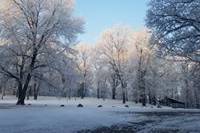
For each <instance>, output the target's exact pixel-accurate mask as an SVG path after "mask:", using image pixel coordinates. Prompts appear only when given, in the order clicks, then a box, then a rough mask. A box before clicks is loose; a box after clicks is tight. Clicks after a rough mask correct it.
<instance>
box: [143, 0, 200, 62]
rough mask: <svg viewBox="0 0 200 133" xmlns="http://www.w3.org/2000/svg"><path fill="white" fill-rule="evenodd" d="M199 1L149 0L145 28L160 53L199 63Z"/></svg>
mask: <svg viewBox="0 0 200 133" xmlns="http://www.w3.org/2000/svg"><path fill="white" fill-rule="evenodd" d="M199 12H200V1H199V0H151V1H150V2H149V10H148V14H147V26H148V28H150V29H151V30H152V33H153V38H154V41H155V44H157V46H158V48H159V51H160V53H161V54H164V55H166V54H170V55H173V56H180V57H184V58H185V59H189V60H192V61H194V62H199V61H200V52H199V51H200V43H199V41H200V35H199V34H200V28H199V26H200V14H199Z"/></svg>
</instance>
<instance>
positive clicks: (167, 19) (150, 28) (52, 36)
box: [0, 0, 200, 108]
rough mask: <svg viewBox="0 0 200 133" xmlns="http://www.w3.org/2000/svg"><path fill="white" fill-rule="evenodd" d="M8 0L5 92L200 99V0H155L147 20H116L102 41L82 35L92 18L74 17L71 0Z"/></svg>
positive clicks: (2, 51)
mask: <svg viewBox="0 0 200 133" xmlns="http://www.w3.org/2000/svg"><path fill="white" fill-rule="evenodd" d="M2 2H3V1H2ZM6 3H7V4H6ZM6 3H4V5H6V6H4V7H1V10H0V15H1V20H0V39H1V41H0V43H1V45H0V47H1V48H0V82H1V86H0V88H1V91H2V96H3V95H4V93H5V92H7V93H8V92H9V93H10V94H11V93H12V94H15V95H16V96H17V97H18V101H17V104H21V105H23V104H24V100H25V98H26V97H27V99H29V96H34V98H35V99H37V96H38V95H39V94H40V95H48V96H49V95H51V96H62V97H68V98H71V97H74V96H75V97H81V98H84V97H97V98H103V99H106V98H109V99H121V100H122V102H123V103H126V102H127V101H134V102H136V103H142V105H143V106H146V104H153V105H158V104H159V101H160V100H162V99H163V98H165V97H169V98H173V99H176V100H179V101H182V102H184V103H185V107H188V108H189V107H190V108H193V107H195V108H199V107H200V104H199V103H200V93H199V92H200V88H199V87H200V84H199V80H200V74H199V72H200V65H199V63H200V60H199V55H200V53H199V52H200V50H199V48H200V47H199V46H200V44H199V42H200V41H199V32H200V30H199V25H200V20H199V18H200V17H199V13H198V10H200V8H199V7H200V2H199V1H198V0H178V1H171V0H166V1H158V0H150V2H149V5H148V11H147V17H146V26H147V28H144V29H142V30H139V31H135V30H134V29H133V28H132V27H129V26H124V25H115V26H113V27H111V28H108V29H106V30H105V31H104V32H102V33H101V35H100V37H99V39H98V40H97V41H96V42H95V43H94V44H86V43H84V42H78V41H77V36H78V35H79V34H81V33H83V32H84V28H83V26H84V22H83V20H82V19H80V18H78V17H74V15H73V10H74V3H73V1H71V0H8V1H7V2H6ZM2 4H3V3H2ZM2 98H3V97H2Z"/></svg>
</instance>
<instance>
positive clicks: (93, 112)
mask: <svg viewBox="0 0 200 133" xmlns="http://www.w3.org/2000/svg"><path fill="white" fill-rule="evenodd" d="M15 102H16V99H14V98H13V97H5V99H4V100H0V133H73V132H77V131H80V130H81V132H103V130H105V131H107V132H108V133H109V132H111V131H110V129H109V127H111V129H114V128H115V127H113V125H119V126H117V127H120V126H122V128H123V127H124V128H126V130H127V129H129V128H130V130H127V131H126V132H127V133H128V132H131V131H135V132H141V133H148V132H152V133H153V132H161V133H162V132H163V133H164V132H165V131H168V132H172V133H174V132H180V133H188V132H191V133H200V110H184V109H171V108H167V107H164V108H161V109H157V108H156V107H152V106H147V107H142V106H141V105H139V104H134V103H131V102H129V103H127V105H129V108H127V107H125V106H124V105H123V104H121V101H117V100H116V101H113V100H105V101H104V100H102V99H100V100H98V99H94V98H86V99H84V100H82V99H78V98H72V99H71V100H68V99H64V98H53V97H39V99H38V100H37V101H34V100H29V101H26V104H27V105H26V106H16V105H15ZM79 103H81V104H83V105H84V107H83V108H78V107H77V105H78V104H79ZM28 104H31V105H28ZM62 104H63V105H65V106H64V107H60V105H62ZM98 105H102V106H103V107H101V108H98V107H97V106H98ZM101 127H107V128H102V129H101ZM86 129H90V130H86ZM95 129H96V130H95ZM97 129H99V130H97ZM116 132H117V130H116ZM124 132H125V131H124ZM126 132H125V133H126Z"/></svg>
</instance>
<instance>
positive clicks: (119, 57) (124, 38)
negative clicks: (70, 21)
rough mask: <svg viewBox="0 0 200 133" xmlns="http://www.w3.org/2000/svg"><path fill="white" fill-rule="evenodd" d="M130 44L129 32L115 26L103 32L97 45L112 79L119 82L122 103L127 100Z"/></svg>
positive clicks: (126, 29)
mask: <svg viewBox="0 0 200 133" xmlns="http://www.w3.org/2000/svg"><path fill="white" fill-rule="evenodd" d="M130 43H131V30H130V28H127V27H120V26H116V27H113V28H111V29H108V30H107V31H105V32H103V34H102V36H101V38H100V40H99V42H98V45H99V50H100V52H101V54H102V59H103V60H104V61H105V62H106V63H107V64H109V66H110V70H111V71H112V73H113V74H114V75H116V76H115V77H114V78H116V77H117V79H118V80H119V82H120V85H121V89H122V99H123V103H126V100H127V98H128V97H127V96H126V95H127V93H126V92H127V68H128V67H127V63H128V49H127V48H128V46H129V45H130Z"/></svg>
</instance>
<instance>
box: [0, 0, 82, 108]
mask: <svg viewBox="0 0 200 133" xmlns="http://www.w3.org/2000/svg"><path fill="white" fill-rule="evenodd" d="M1 2H5V0H2V1H1ZM6 2H8V4H7V7H4V8H1V10H0V16H1V21H0V28H1V34H0V38H1V40H2V42H3V46H2V48H3V49H2V50H1V60H2V62H1V63H0V71H1V73H3V74H5V75H7V76H9V77H10V78H13V79H15V80H16V82H17V83H18V93H19V95H18V101H17V104H21V105H23V104H24V99H25V96H26V92H27V89H28V87H29V84H30V81H31V79H32V77H33V74H34V73H35V72H36V71H38V69H40V68H43V67H48V65H49V64H46V62H43V61H44V60H45V59H48V58H49V57H50V56H51V54H57V53H59V52H61V51H67V49H68V46H69V45H71V44H73V43H74V41H75V40H76V36H77V34H79V33H81V32H82V24H83V23H82V21H81V20H80V19H79V18H75V17H73V16H72V11H73V1H71V0H6ZM49 49H54V50H55V52H54V53H51V52H49V51H48V50H49ZM7 63H8V64H7ZM34 75H35V76H36V74H34ZM36 77H37V76H36Z"/></svg>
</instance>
